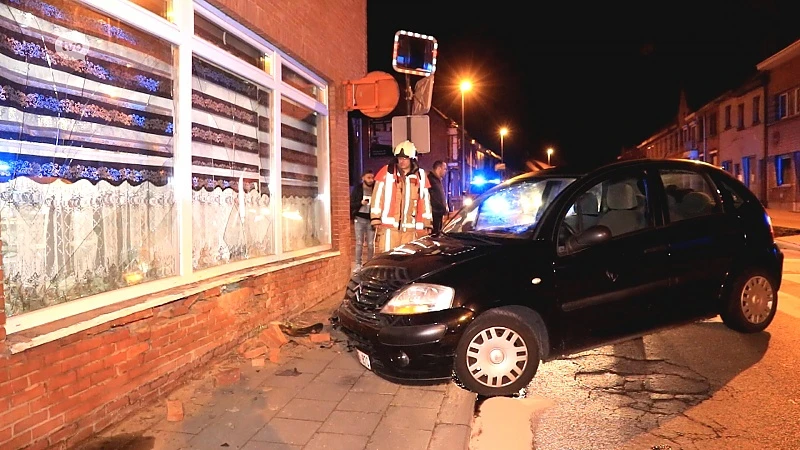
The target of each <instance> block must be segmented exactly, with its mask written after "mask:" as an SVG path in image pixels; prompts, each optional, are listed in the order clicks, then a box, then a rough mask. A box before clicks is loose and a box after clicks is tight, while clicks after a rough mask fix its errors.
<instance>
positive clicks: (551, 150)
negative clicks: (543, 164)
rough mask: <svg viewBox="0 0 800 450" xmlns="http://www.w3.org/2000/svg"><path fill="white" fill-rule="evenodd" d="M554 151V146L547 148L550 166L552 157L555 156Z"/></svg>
mask: <svg viewBox="0 0 800 450" xmlns="http://www.w3.org/2000/svg"><path fill="white" fill-rule="evenodd" d="M554 151H555V150H553V147H550V148H548V149H547V165H548V166H549V165H550V157H551V156H553V152H554Z"/></svg>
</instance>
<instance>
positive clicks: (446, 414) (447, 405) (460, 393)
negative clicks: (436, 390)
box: [436, 384, 476, 426]
mask: <svg viewBox="0 0 800 450" xmlns="http://www.w3.org/2000/svg"><path fill="white" fill-rule="evenodd" d="M475 400H476V395H475V394H474V393H472V392H470V391H467V390H466V389H462V388H460V387H458V386H456V385H455V384H453V385H452V387H450V388H448V390H447V393H446V395H445V396H444V402H443V403H442V407H441V408H440V409H439V417H438V418H437V419H436V420H437V422H438V423H445V424H453V425H467V426H472V417H473V416H474V415H475V411H474V409H475Z"/></svg>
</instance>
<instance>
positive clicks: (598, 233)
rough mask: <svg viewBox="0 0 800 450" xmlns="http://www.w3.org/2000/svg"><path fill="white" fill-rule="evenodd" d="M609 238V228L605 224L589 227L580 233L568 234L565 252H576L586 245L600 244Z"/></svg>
mask: <svg viewBox="0 0 800 450" xmlns="http://www.w3.org/2000/svg"><path fill="white" fill-rule="evenodd" d="M609 239H611V229H609V228H608V227H607V226H605V225H595V226H593V227H589V228H587V229H586V230H584V231H583V232H581V233H578V234H575V235H573V236H570V237H569V239H567V242H566V250H567V253H573V252H577V251H578V250H583V249H584V248H587V247H592V246H594V245H597V244H600V243H602V242H605V241H607V240H609Z"/></svg>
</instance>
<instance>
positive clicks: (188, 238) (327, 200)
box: [5, 0, 338, 335]
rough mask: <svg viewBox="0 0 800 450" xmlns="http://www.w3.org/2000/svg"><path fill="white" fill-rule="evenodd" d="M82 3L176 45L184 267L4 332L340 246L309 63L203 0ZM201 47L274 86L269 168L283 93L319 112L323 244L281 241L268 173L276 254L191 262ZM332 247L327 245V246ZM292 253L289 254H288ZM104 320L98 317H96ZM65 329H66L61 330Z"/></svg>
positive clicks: (324, 91)
mask: <svg viewBox="0 0 800 450" xmlns="http://www.w3.org/2000/svg"><path fill="white" fill-rule="evenodd" d="M73 1H74V2H75V3H76V4H79V5H81V6H84V7H87V8H91V9H94V10H96V11H98V12H100V13H102V14H104V15H107V16H108V17H110V18H114V19H118V20H121V21H123V22H124V23H126V24H128V25H130V26H133V27H135V28H138V29H140V30H144V31H145V32H147V33H148V34H150V35H152V36H154V37H157V38H160V39H163V40H165V41H167V42H169V43H171V44H172V45H173V46H174V47H173V49H174V63H173V70H174V75H173V79H174V110H173V114H174V121H175V132H174V135H173V142H174V144H173V161H174V168H173V181H172V186H173V189H174V194H175V198H176V204H175V208H176V219H175V220H176V222H177V230H176V231H177V233H178V240H179V243H180V244H179V247H178V249H177V256H178V264H177V265H178V267H177V270H176V273H177V275H175V276H172V277H168V278H164V279H159V280H154V281H150V282H146V283H141V284H136V285H132V286H127V287H123V288H119V289H115V290H110V291H107V292H103V293H99V294H95V295H92V296H87V297H83V298H78V299H75V300H72V301H68V302H66V303H61V304H57V305H52V306H48V307H44V308H41V309H38V310H34V311H28V312H24V313H21V314H19V315H14V316H9V317H7V319H6V325H5V328H6V332H7V333H8V334H9V335H11V334H13V333H17V332H21V331H25V330H28V329H31V328H34V327H37V326H41V325H44V324H47V323H51V322H54V321H57V320H60V319H64V318H66V317H70V316H75V315H78V314H82V313H86V312H90V311H92V310H96V309H98V308H102V307H107V306H110V305H114V304H118V303H121V302H125V301H128V300H132V299H136V298H140V297H144V296H152V297H151V298H148V299H142V301H141V302H140V303H139V305H137V307H141V308H145V307H153V306H158V305H160V304H164V303H167V302H170V301H173V300H174V299H175V298H174V294H169V293H168V291H169V290H170V289H174V288H175V287H177V286H187V285H190V284H192V283H197V282H201V281H207V280H210V279H212V278H216V277H221V276H228V277H231V276H234V277H235V276H236V275H235V274H234V272H238V271H243V270H248V269H249V270H252V271H257V270H262V271H270V270H275V268H274V267H272V266H270V267H265V265H266V264H270V263H278V264H279V263H281V262H283V261H286V262H285V264H284V265H285V266H287V267H288V266H293V265H297V264H299V263H302V261H294V260H295V259H297V258H301V257H305V258H309V259H310V260H311V259H314V258H322V257H326V256H335V255H337V254H338V252H333V253H332V254H331V253H330V251H331V250H332V247H333V242H332V240H333V223H332V211H331V194H330V191H331V174H330V159H331V155H330V149H331V145H330V111H329V106H328V99H329V96H328V92H329V91H328V89H329V84H328V83H327V82H326V81H325V80H324V79H323V78H322V77H320V76H319V75H317V74H315V73H313V71H311V70H310V69H306V68H303V67H302V66H301V65H300V64H299V63H298V62H297V61H296V60H294V59H293V58H291V57H290V56H289V55H288V54H286V53H284V52H283V51H281V50H279V49H278V48H277V47H275V46H273V45H272V44H270V43H269V42H267V41H266V40H264V39H263V38H261V37H260V36H259V35H258V34H257V33H255V32H253V31H252V30H250V29H249V28H247V27H246V26H245V25H243V24H241V23H238V22H236V21H235V20H234V19H233V18H231V17H230V16H228V15H227V14H225V13H224V12H223V11H221V10H220V9H218V8H216V7H214V6H212V5H211V4H209V3H207V2H206V1H204V0H172V2H171V6H170V9H169V13H168V17H169V18H170V19H171V21H170V20H167V19H166V18H163V17H160V16H158V15H157V14H155V13H153V12H151V11H149V10H147V9H145V8H143V7H141V6H139V5H136V4H134V3H132V2H129V1H127V0H73ZM195 13H197V14H199V15H201V16H202V17H204V18H205V19H207V20H209V21H211V22H212V23H214V24H216V25H217V26H220V27H222V28H223V29H225V30H226V31H228V32H230V33H232V34H235V35H236V36H237V37H238V38H240V39H242V40H243V41H245V42H246V43H248V44H250V45H253V46H254V47H255V48H256V49H258V50H259V51H263V52H264V53H265V55H269V56H271V67H272V73H267V72H265V71H263V70H259V69H258V68H257V67H255V66H253V65H252V64H250V63H248V62H246V61H243V60H240V59H238V58H237V57H235V56H233V55H232V54H230V53H228V52H226V51H225V50H223V49H221V48H219V47H217V46H215V45H214V44H212V43H210V42H208V41H205V40H204V39H202V38H200V37H198V36H196V35H195V34H194V14H195ZM194 55H196V56H199V57H201V58H203V59H206V60H208V61H211V62H213V63H214V64H217V65H221V66H223V67H226V68H227V70H229V71H231V72H232V73H234V74H237V75H238V76H240V77H242V78H245V79H247V80H248V81H250V82H253V83H256V84H259V85H261V86H263V87H264V88H266V89H269V90H270V91H271V95H272V99H271V103H272V104H271V111H270V113H271V114H272V117H273V118H274V120H273V121H272V130H271V133H270V135H271V140H270V152H271V153H270V167H269V168H270V173H271V174H280V173H281V170H280V167H281V145H280V143H281V130H280V128H281V127H280V118H281V101H280V99H281V98H282V97H286V98H288V99H291V100H292V101H294V102H297V103H298V104H301V105H303V106H305V107H307V108H309V109H311V110H313V111H314V112H316V113H317V114H319V116H320V117H321V120H318V126H317V137H318V144H317V164H318V166H317V170H318V195H317V199H318V200H320V201H321V202H322V208H321V209H322V211H324V213H323V218H322V220H323V221H324V224H325V227H326V231H325V233H324V234H323V235H324V241H323V242H321V243H320V244H319V245H317V246H314V247H309V248H304V249H300V250H296V251H292V252H284V251H283V248H282V235H283V230H282V228H283V227H282V223H281V222H282V221H281V220H280V217H281V211H280V208H281V206H282V203H283V198H282V189H281V184H282V183H281V181H282V179H281V177H280V176H274V175H273V176H270V181H269V189H270V198H271V201H270V209H271V213H272V214H273V218H276V219H274V221H273V224H272V235H273V249H274V254H273V255H268V256H263V257H257V258H252V259H246V260H241V261H234V262H230V263H226V264H221V265H217V266H213V267H208V268H204V269H199V270H193V268H192V188H191V178H192V136H191V127H192V120H191V117H192V101H191V97H192V57H193V56H194ZM284 65H285V66H287V67H289V68H291V69H292V70H294V71H295V72H297V73H298V74H301V75H302V76H303V77H305V78H306V79H307V80H309V81H311V82H313V83H314V84H315V85H317V87H318V88H319V90H320V93H321V94H320V95H319V99H315V98H312V97H310V96H308V95H307V94H305V93H303V92H301V91H300V90H298V89H296V88H294V87H292V86H289V85H288V84H286V83H284V82H281V81H277V80H281V79H282V77H281V70H282V67H283V66H284ZM326 252H328V253H327V254H326ZM290 260H291V261H290ZM94 320H100V319H94ZM61 333H63V331H62V332H61Z"/></svg>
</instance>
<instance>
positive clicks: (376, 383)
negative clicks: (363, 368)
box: [350, 372, 400, 395]
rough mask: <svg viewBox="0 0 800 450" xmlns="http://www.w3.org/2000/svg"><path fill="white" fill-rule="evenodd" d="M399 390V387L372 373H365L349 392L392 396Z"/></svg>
mask: <svg viewBox="0 0 800 450" xmlns="http://www.w3.org/2000/svg"><path fill="white" fill-rule="evenodd" d="M399 389H400V385H398V384H395V383H392V382H391V381H388V380H384V379H383V378H381V377H379V376H377V375H375V374H374V373H372V372H365V373H364V375H362V376H361V378H359V379H358V381H356V384H355V385H354V386H353V389H350V391H351V392H369V393H371V394H390V395H394V394H395V393H397V391H398V390H399Z"/></svg>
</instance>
